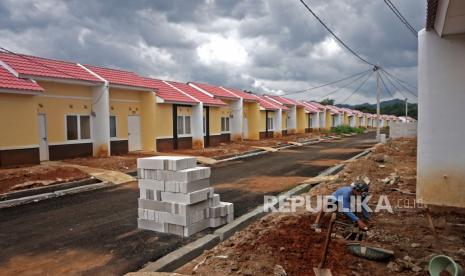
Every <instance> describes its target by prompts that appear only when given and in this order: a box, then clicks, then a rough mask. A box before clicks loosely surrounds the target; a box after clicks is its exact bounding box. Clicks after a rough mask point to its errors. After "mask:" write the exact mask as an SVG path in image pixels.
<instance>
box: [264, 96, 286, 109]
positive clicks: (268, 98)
mask: <svg viewBox="0 0 465 276" xmlns="http://www.w3.org/2000/svg"><path fill="white" fill-rule="evenodd" d="M263 98H265V100H266V101H268V102H270V103H272V104H273V105H275V106H277V108H281V109H282V110H289V108H288V107H287V106H285V105H283V104H281V102H280V101H278V100H276V99H273V98H272V97H270V96H267V95H264V96H263Z"/></svg>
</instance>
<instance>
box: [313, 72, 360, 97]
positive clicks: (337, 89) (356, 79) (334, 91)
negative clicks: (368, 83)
mask: <svg viewBox="0 0 465 276" xmlns="http://www.w3.org/2000/svg"><path fill="white" fill-rule="evenodd" d="M367 74H368V72H367V73H365V74H363V75H361V76H359V77H358V78H355V79H353V80H352V81H351V82H349V83H347V84H345V85H343V86H341V87H338V88H336V89H334V90H333V91H331V92H329V93H328V94H326V95H323V96H320V97H319V99H323V98H326V97H328V96H329V95H332V94H334V93H336V92H338V91H339V90H341V89H342V88H345V87H347V86H349V85H351V84H353V83H354V82H356V81H358V80H359V79H361V78H363V77H365V76H367Z"/></svg>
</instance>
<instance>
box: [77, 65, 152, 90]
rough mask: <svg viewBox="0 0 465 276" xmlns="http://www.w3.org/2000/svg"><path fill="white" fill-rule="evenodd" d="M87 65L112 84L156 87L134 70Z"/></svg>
mask: <svg viewBox="0 0 465 276" xmlns="http://www.w3.org/2000/svg"><path fill="white" fill-rule="evenodd" d="M85 67H86V68H87V69H89V70H91V71H92V72H94V73H96V74H97V75H99V76H100V77H102V78H104V79H105V80H107V81H108V82H109V83H110V85H111V84H116V85H124V86H131V87H138V88H145V89H155V88H156V87H155V86H154V85H153V84H151V83H149V82H147V81H146V80H145V79H144V78H142V77H140V76H138V75H136V74H135V73H133V72H129V71H122V70H116V69H109V68H102V67H97V66H93V65H85Z"/></svg>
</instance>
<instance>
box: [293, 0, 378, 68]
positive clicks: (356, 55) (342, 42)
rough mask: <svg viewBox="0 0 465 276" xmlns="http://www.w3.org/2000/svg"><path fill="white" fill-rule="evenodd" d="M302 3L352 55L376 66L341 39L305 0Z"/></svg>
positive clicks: (301, 0)
mask: <svg viewBox="0 0 465 276" xmlns="http://www.w3.org/2000/svg"><path fill="white" fill-rule="evenodd" d="M299 1H300V3H302V4H303V5H304V6H305V8H306V9H307V10H308V11H309V12H310V13H311V14H312V15H313V16H314V17H315V18H316V19H317V20H318V22H320V24H321V25H322V26H323V27H324V28H325V29H326V30H327V31H328V32H329V33H330V34H331V35H332V36H333V37H334V38H335V39H336V40H337V41H338V42H339V43H340V44H341V45H342V46H344V48H346V50H347V51H349V52H350V53H352V55H354V56H355V57H356V58H358V59H359V60H361V61H363V62H364V63H366V64H369V65H371V66H375V64H373V63H371V62H369V61H367V60H366V59H364V58H362V57H361V56H360V55H358V54H357V53H356V52H355V51H354V50H352V49H351V48H350V47H349V46H348V45H347V44H346V43H345V42H344V41H342V39H340V38H339V37H338V36H337V35H336V34H335V33H334V32H333V31H332V30H331V29H330V28H329V27H328V26H327V25H326V24H325V23H324V22H323V20H321V19H320V18H319V17H318V15H316V14H315V12H314V11H313V10H312V9H311V8H310V7H309V6H308V5H307V3H305V1H304V0H299Z"/></svg>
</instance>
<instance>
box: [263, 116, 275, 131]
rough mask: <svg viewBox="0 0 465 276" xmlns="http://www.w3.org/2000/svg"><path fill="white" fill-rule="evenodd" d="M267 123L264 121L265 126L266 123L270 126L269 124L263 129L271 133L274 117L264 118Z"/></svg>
mask: <svg viewBox="0 0 465 276" xmlns="http://www.w3.org/2000/svg"><path fill="white" fill-rule="evenodd" d="M266 119H267V121H266V124H268V121H270V122H271V124H269V125H268V126H265V127H268V131H270V130H271V131H273V130H274V117H268V118H266Z"/></svg>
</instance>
